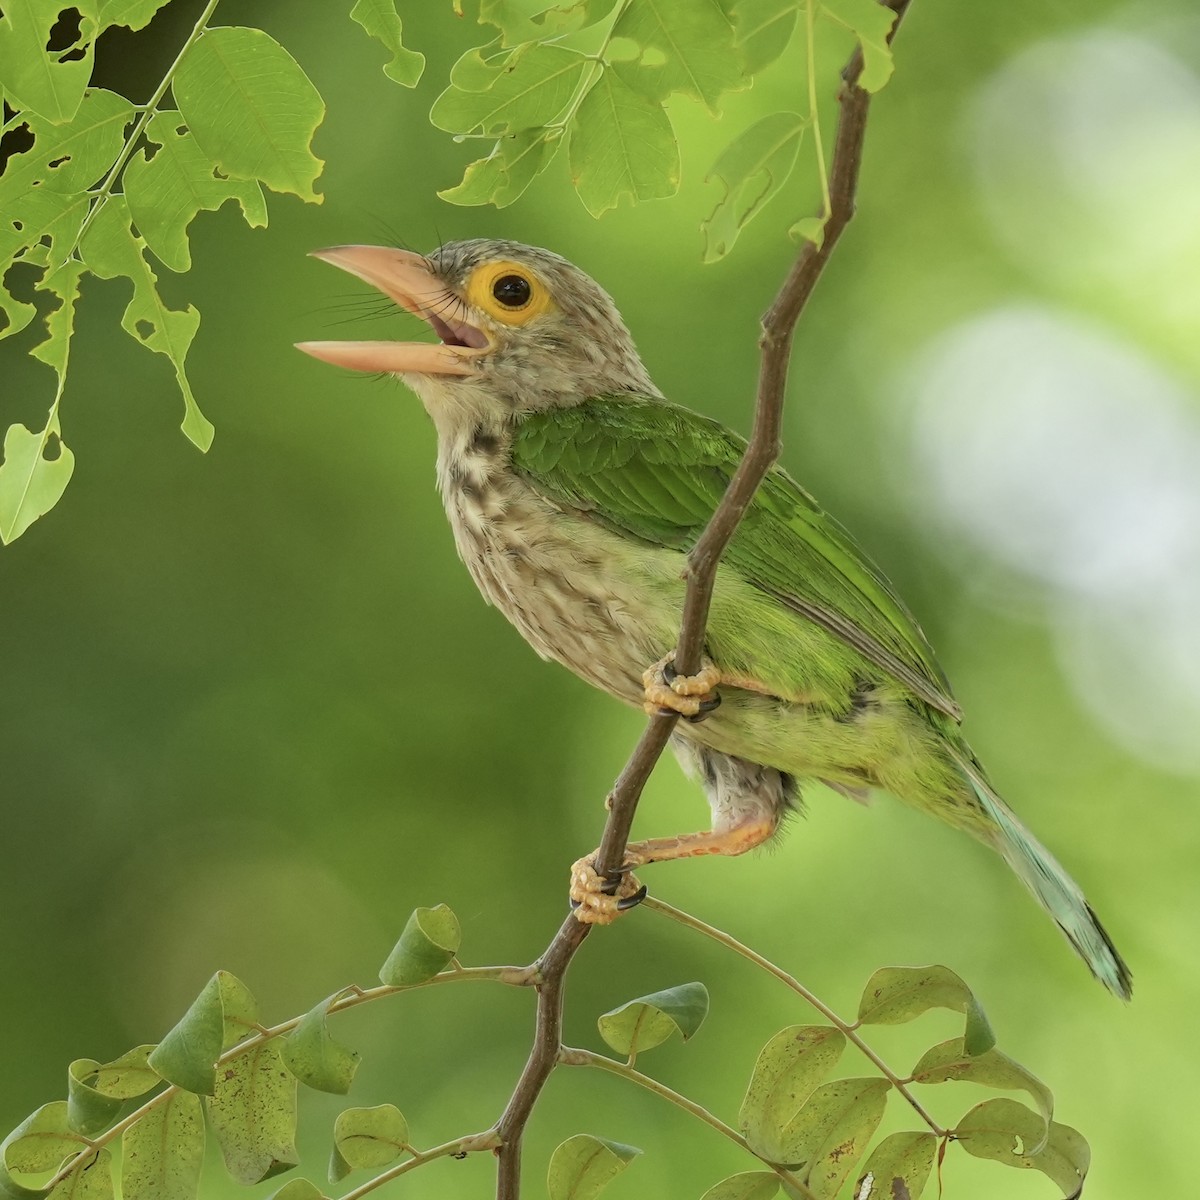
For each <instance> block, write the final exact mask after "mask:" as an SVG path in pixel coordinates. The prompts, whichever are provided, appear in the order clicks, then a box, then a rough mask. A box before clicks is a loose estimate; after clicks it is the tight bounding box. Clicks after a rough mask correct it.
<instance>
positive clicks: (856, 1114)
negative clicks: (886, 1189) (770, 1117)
mask: <svg viewBox="0 0 1200 1200" xmlns="http://www.w3.org/2000/svg"><path fill="white" fill-rule="evenodd" d="M890 1090H891V1084H890V1083H888V1081H887V1080H886V1079H874V1078H872V1079H835V1080H834V1081H833V1082H832V1083H824V1084H822V1085H821V1086H820V1087H819V1088H817V1090H816V1091H815V1092H813V1094H812V1095H811V1096H810V1097H809V1098H808V1100H807V1101H805V1104H804V1107H803V1108H801V1109H800V1111H799V1112H798V1113H797V1114H796V1115H795V1116H794V1117H793V1118H792V1120H791V1121H790V1122H789V1123H788V1127H787V1128H786V1129H785V1130H784V1134H783V1139H782V1140H783V1143H784V1147H785V1156H784V1161H786V1162H789V1163H799V1164H801V1167H802V1169H801V1170H800V1171H798V1172H797V1173H798V1174H799V1175H800V1177H801V1179H802V1180H803V1182H804V1183H806V1184H807V1185H808V1189H809V1191H811V1192H812V1194H813V1195H814V1196H816V1197H817V1200H833V1197H834V1196H836V1195H837V1194H838V1192H839V1191H841V1188H842V1185H843V1184H844V1183H845V1182H846V1180H848V1179H849V1178H850V1177H851V1175H853V1173H854V1167H855V1164H856V1163H857V1162H858V1160H859V1159H860V1158H861V1157H862V1156H863V1154H865V1153H866V1149H867V1146H868V1144H869V1143H870V1141H871V1138H872V1137H874V1135H875V1130H876V1129H878V1128H879V1122H880V1121H882V1120H883V1111H884V1109H885V1108H886V1107H887V1098H888V1092H889V1091H890Z"/></svg>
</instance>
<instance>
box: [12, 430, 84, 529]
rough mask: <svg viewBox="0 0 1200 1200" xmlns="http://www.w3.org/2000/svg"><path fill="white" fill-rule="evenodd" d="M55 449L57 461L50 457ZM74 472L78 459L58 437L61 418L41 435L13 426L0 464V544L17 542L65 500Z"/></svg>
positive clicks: (41, 432) (40, 433) (42, 431)
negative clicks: (52, 449)
mask: <svg viewBox="0 0 1200 1200" xmlns="http://www.w3.org/2000/svg"><path fill="white" fill-rule="evenodd" d="M51 447H56V448H57V450H58V455H57V457H55V458H47V457H46V451H47V449H48V448H51ZM74 469H75V455H74V454H72V453H71V451H70V450H69V449H68V448H67V444H66V443H65V442H64V441H63V440H62V439H61V438H60V437H59V435H58V417H57V415H51V417H50V420H49V422H48V424H47V425H46V427H45V429H42V430H41V431H40V432H38V433H31V432H30V431H29V430H28V429H26V428H25V426H24V425H10V426H9V427H8V432H7V433H6V434H5V435H4V462H3V463H2V464H0V542H3V544H4V545H6V546H7V545H9V544H10V543H12V542H15V541H16V540H17V538H19V537H20V536H21V534H23V533H24V532H25V530H26V529H28V528H29V526H30V525H32V524H33V523H34V521H36V520H37V519H38V517H41V516H44V515H45V514H46V513H48V512H49V511H50V510H51V509H52V508H53V507H54V506H55V505H56V504H57V503H58V502H59V500H60V499H62V494H63V492H64V491H66V487H67V484H68V483H69V482H70V481H71V472H72V471H73V470H74Z"/></svg>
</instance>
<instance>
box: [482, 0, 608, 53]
mask: <svg viewBox="0 0 1200 1200" xmlns="http://www.w3.org/2000/svg"><path fill="white" fill-rule="evenodd" d="M614 2H615V0H574V3H572V0H564V3H561V4H555V5H549V6H548V5H547V4H546V0H480V5H479V23H480V24H481V25H494V26H495V27H496V28H497V29H499V30H500V35H501V38H502V41H503V44H504V45H505V46H513V45H516V44H517V43H519V42H529V41H542V40H545V39H547V38H551V37H558V36H560V35H562V34H565V33H574V32H575V31H576V30H579V29H584V28H586V27H587V26H588V25H594V24H595V23H596V22H597V21H599V20H601V19H602V18H603V17H605V16H607V15H608V14H609V13H610V12H611V11H612V8H613V4H614Z"/></svg>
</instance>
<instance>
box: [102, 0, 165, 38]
mask: <svg viewBox="0 0 1200 1200" xmlns="http://www.w3.org/2000/svg"><path fill="white" fill-rule="evenodd" d="M168 3H170V0H100V26H101V28H102V29H107V28H108V27H109V26H110V25H124V26H125V28H126V29H132V30H134V31H135V32H136V31H137V30H139V29H144V28H145V27H146V26H147V25H149V24H150V22H151V21H152V20H153V19H154V15H155V13H157V12H158V10H159V9H160V8H162V7H164V6H165V5H166V4H168Z"/></svg>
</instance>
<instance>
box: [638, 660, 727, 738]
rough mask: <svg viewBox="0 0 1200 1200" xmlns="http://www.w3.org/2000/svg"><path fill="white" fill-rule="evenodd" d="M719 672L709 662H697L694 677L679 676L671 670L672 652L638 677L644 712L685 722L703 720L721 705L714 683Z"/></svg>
mask: <svg viewBox="0 0 1200 1200" xmlns="http://www.w3.org/2000/svg"><path fill="white" fill-rule="evenodd" d="M720 682H721V672H720V669H719V668H718V667H717V665H716V663H714V662H712V661H711V660H710V659H707V658H706V659H704V660H703V661H702V662H701V665H700V670H699V671H698V672H697V673H696V674H695V675H680V674H679V673H678V672H677V671H676V670H675V652H674V651H672V652H671V653H670V654H668V655H667V656H666V657H665V658H663V659H660V660H659V661H658V662H656V663H655V664H654V666H652V667H650V668H648V669H647V670H646V671H645V672H643V674H642V684H643V686H644V687H645V689H646V700H645V705H644V707H645V709H646V711H647V712H648V713H651V714H653V713H662V714H665V715H669V714H671V713H678V714H679V715H680V716H681V717H683V718H685V719H686V720H688V721H693V722H694V721H703V720H704V718H705V717H707V716H708V714H709V713H711V712H712V711H713V709H715V708H717V707H718V706H719V705H720V703H721V696H720V693H719V692H717V690H716V687H717V684H719V683H720Z"/></svg>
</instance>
